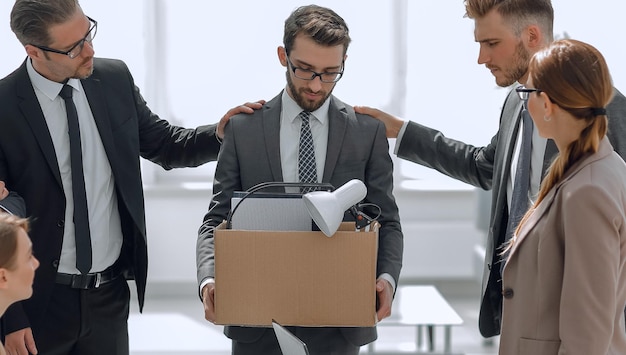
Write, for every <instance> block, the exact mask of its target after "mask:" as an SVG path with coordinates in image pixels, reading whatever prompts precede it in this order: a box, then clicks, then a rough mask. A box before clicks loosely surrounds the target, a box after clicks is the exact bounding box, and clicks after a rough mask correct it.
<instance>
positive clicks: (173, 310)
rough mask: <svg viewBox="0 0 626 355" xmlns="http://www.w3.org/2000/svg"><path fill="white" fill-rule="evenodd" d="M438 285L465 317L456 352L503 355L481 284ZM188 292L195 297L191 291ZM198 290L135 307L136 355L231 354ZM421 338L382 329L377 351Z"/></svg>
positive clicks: (174, 289) (403, 348)
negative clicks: (481, 327) (482, 307)
mask: <svg viewBox="0 0 626 355" xmlns="http://www.w3.org/2000/svg"><path fill="white" fill-rule="evenodd" d="M417 283H420V284H426V283H428V284H433V282H423V281H421V282H417ZM434 284H435V286H437V288H438V289H439V291H440V292H441V294H442V295H443V296H444V297H445V298H446V300H447V301H448V302H449V303H450V305H451V306H452V307H453V308H454V309H455V310H456V312H457V313H458V314H459V315H460V316H461V318H463V325H461V326H455V327H453V328H452V351H453V353H454V354H465V355H495V354H497V351H498V340H497V338H494V339H489V340H485V339H483V338H482V337H481V336H480V333H479V332H478V304H479V302H478V299H479V296H478V295H479V293H480V290H479V286H478V284H477V283H475V282H469V281H459V282H435V283H434ZM149 288H150V287H149ZM181 288H182V290H181ZM186 288H188V289H189V292H185V291H186V290H185V289H186ZM181 291H182V292H181ZM194 291H195V290H194V289H193V286H191V285H181V286H169V290H166V291H165V292H164V291H163V290H160V291H158V292H153V294H150V293H148V296H147V299H146V305H145V307H144V311H143V313H142V314H140V313H139V311H138V307H137V302H136V300H133V301H132V302H131V315H130V319H129V333H130V350H131V355H200V354H203V355H226V354H230V341H229V340H228V339H227V338H226V337H225V336H224V334H223V333H222V327H221V326H215V325H212V324H210V323H208V322H206V321H205V320H204V313H203V309H202V304H201V303H200V301H199V299H198V298H197V297H196V296H194V294H195V293H194ZM155 293H156V294H155ZM181 295H185V296H181ZM443 333H444V332H443V329H442V328H435V340H436V341H435V346H436V348H435V351H436V352H438V353H441V352H442V351H443ZM416 336H417V335H416V331H415V329H414V328H412V327H411V328H407V327H390V326H379V327H378V340H377V341H376V343H375V348H376V350H377V351H383V352H385V351H386V352H391V351H393V352H400V353H406V354H411V353H414V352H415V351H416V345H415V344H416ZM422 350H425V349H422ZM361 354H367V349H366V348H363V350H362V351H361Z"/></svg>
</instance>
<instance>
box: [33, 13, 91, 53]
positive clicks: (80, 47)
mask: <svg viewBox="0 0 626 355" xmlns="http://www.w3.org/2000/svg"><path fill="white" fill-rule="evenodd" d="M87 19H88V20H89V22H91V27H90V28H89V31H87V34H85V37H83V39H81V40H80V41H78V42H76V44H75V45H73V46H72V48H70V49H69V50H67V51H60V50H58V49H54V48H49V47H46V46H38V45H36V44H31V46H33V47H37V48H39V49H41V50H42V51H46V52H52V53H58V54H64V55H66V56H68V57H70V59H74V58H76V57H78V55H79V54H80V52H82V51H83V47H84V46H85V42H89V43H91V41H93V39H94V37H96V33H97V32H98V21H96V20H94V19H92V18H91V17H89V16H87Z"/></svg>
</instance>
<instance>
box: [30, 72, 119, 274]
mask: <svg viewBox="0 0 626 355" xmlns="http://www.w3.org/2000/svg"><path fill="white" fill-rule="evenodd" d="M26 62H27V70H28V75H29V77H30V81H31V82H32V84H33V88H34V89H35V95H36V96H37V100H38V101H39V105H40V106H41V110H42V111H43V115H44V118H45V120H46V124H47V126H48V130H49V131H50V137H51V138H52V144H53V145H54V153H55V156H56V159H57V162H58V164H59V171H60V173H61V181H62V183H63V191H64V193H65V227H64V231H63V247H62V250H61V259H60V260H59V269H58V272H61V273H67V274H79V273H80V272H79V271H78V269H76V242H75V238H74V223H73V222H72V221H73V220H74V218H73V216H74V200H73V196H72V175H71V174H72V171H71V166H70V140H69V135H68V125H67V114H66V111H65V101H64V100H63V98H61V97H60V96H59V93H60V92H61V89H62V88H63V84H60V83H57V82H54V81H51V80H48V79H46V78H45V77H43V76H42V75H41V74H39V73H37V71H36V70H35V69H34V68H33V66H32V63H31V61H30V60H27V61H26ZM67 84H68V85H70V86H72V88H73V89H74V90H73V99H74V104H75V105H76V111H77V112H78V119H79V124H80V136H81V148H82V154H83V171H84V175H85V190H86V192H87V209H88V212H89V229H90V231H91V249H92V260H93V262H92V267H91V271H92V272H98V271H102V270H104V269H106V268H107V267H109V266H111V265H113V263H115V261H116V260H117V259H118V257H119V255H120V252H121V249H122V241H123V236H122V226H121V222H120V215H119V211H118V207H117V195H116V193H115V181H114V179H113V173H112V171H111V165H110V164H109V160H108V158H107V155H106V152H105V150H104V145H103V144H102V140H101V138H100V134H99V132H98V128H97V127H96V123H95V121H94V117H93V114H92V112H91V108H90V107H89V102H88V101H87V96H86V95H85V91H84V90H83V87H82V84H81V82H80V80H78V79H70V80H69V81H68V82H67Z"/></svg>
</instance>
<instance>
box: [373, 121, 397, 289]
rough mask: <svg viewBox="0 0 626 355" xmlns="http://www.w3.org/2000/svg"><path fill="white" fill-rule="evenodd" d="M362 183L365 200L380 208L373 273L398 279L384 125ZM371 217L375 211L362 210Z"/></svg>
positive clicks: (394, 216) (379, 129) (379, 128)
mask: <svg viewBox="0 0 626 355" xmlns="http://www.w3.org/2000/svg"><path fill="white" fill-rule="evenodd" d="M364 183H365V185H366V186H367V196H366V197H365V201H366V202H370V203H374V204H376V205H378V206H379V207H380V209H381V210H380V213H381V214H380V217H379V218H378V222H379V223H380V226H381V227H380V229H379V236H378V238H379V239H378V260H377V261H378V262H377V266H376V268H377V272H376V275H377V276H381V275H382V274H385V273H386V274H389V275H391V277H393V279H394V281H396V284H397V281H398V279H399V278H400V270H401V269H402V255H403V250H404V239H403V235H402V228H401V226H400V215H399V211H398V206H397V205H396V201H395V198H394V196H393V162H392V160H391V157H390V156H389V141H388V140H387V138H386V136H385V126H384V125H383V124H382V123H379V124H378V126H377V131H376V135H375V138H374V145H373V146H372V148H371V156H370V159H369V160H368V162H367V166H366V168H365V181H364ZM366 212H367V214H368V215H373V216H375V215H376V214H377V213H378V212H377V211H373V210H367V211H366Z"/></svg>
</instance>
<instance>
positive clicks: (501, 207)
mask: <svg viewBox="0 0 626 355" xmlns="http://www.w3.org/2000/svg"><path fill="white" fill-rule="evenodd" d="M521 109H522V102H521V100H520V98H519V96H518V95H517V93H516V92H515V90H514V89H513V90H511V91H510V92H509V94H508V96H507V98H506V101H505V102H504V107H503V109H502V113H501V115H500V127H499V129H498V133H496V135H495V136H494V137H493V138H492V139H491V142H490V144H489V145H487V146H484V147H475V146H472V145H469V144H465V143H463V142H460V141H457V140H454V139H450V138H446V137H445V136H444V135H443V134H442V133H441V132H439V131H437V130H434V129H432V128H428V127H425V126H422V125H420V124H417V123H415V122H409V124H408V126H407V128H406V131H405V133H404V136H403V138H402V141H401V142H400V147H399V149H398V156H399V157H400V158H403V159H407V160H410V161H413V162H416V163H418V164H421V165H425V166H428V167H430V168H433V169H436V170H438V171H440V172H442V173H444V174H446V175H448V176H451V177H453V178H455V179H458V180H461V181H464V182H466V183H468V184H471V185H474V186H476V187H480V188H483V189H486V190H488V189H492V190H493V194H492V200H491V213H490V216H489V217H490V221H489V232H488V237H487V244H486V245H485V247H486V248H485V249H486V254H485V264H484V268H483V281H482V301H481V306H480V316H479V328H480V332H481V334H482V335H483V336H485V337H490V336H494V335H497V334H500V324H501V317H502V284H501V275H500V266H501V265H500V263H501V262H502V260H501V259H502V257H501V256H500V254H499V252H498V251H499V249H498V248H499V247H500V246H501V245H502V243H503V241H504V235H505V233H506V225H507V223H508V207H507V195H506V194H507V192H506V188H507V180H508V179H509V174H510V172H511V159H512V155H513V150H514V147H515V139H516V137H517V130H518V126H519V124H518V123H519V119H520V114H519V113H520V110H521ZM607 112H608V117H609V130H608V133H607V136H608V138H609V140H610V141H611V144H612V145H613V147H614V148H615V151H616V152H617V153H619V155H620V156H622V158H624V157H626V139H625V137H626V98H625V97H624V95H622V94H621V93H620V92H619V91H617V90H615V95H614V97H613V100H612V101H611V102H610V103H609V105H608V106H607ZM549 143H551V142H549ZM548 146H550V144H549V145H548ZM554 153H556V150H552V151H549V149H547V150H546V154H545V158H544V168H545V167H546V166H548V165H549V164H550V163H551V161H552V160H553V158H554Z"/></svg>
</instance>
